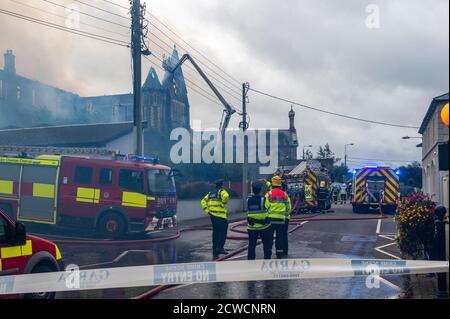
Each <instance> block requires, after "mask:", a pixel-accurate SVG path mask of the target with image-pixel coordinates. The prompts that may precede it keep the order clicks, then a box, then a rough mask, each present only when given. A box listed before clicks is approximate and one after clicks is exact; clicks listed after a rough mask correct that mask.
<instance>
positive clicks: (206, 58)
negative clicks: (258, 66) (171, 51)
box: [147, 10, 242, 85]
mask: <svg viewBox="0 0 450 319" xmlns="http://www.w3.org/2000/svg"><path fill="white" fill-rule="evenodd" d="M147 11H148V10H147ZM148 12H149V14H150V15H151V16H152V17H153V18H154V19H155V20H156V21H158V22H159V23H160V24H161V25H163V26H164V27H165V28H166V29H167V30H169V31H170V33H172V34H173V35H175V36H176V37H177V38H178V39H180V40H181V41H182V42H184V43H185V44H186V45H187V46H188V47H189V48H191V49H192V50H194V51H195V52H197V53H198V54H200V55H201V56H202V57H203V58H204V59H205V60H207V61H208V62H209V63H211V64H212V65H214V66H215V67H216V68H217V69H219V70H220V71H222V72H223V73H224V74H226V75H227V76H228V77H229V78H230V79H231V80H233V81H235V82H236V83H238V84H239V85H241V84H242V81H239V80H237V79H235V78H234V77H233V76H231V75H230V74H228V73H227V72H226V71H224V70H223V69H222V68H221V67H219V66H218V65H217V64H215V63H214V62H213V61H211V60H210V59H209V58H208V57H207V56H205V55H204V54H203V53H202V52H200V51H199V50H197V49H196V48H194V47H193V46H191V45H190V44H189V43H188V42H187V41H186V40H184V39H183V38H182V37H181V36H179V35H178V34H177V33H176V32H175V31H173V30H171V29H170V28H169V27H168V26H167V25H166V24H165V23H164V22H162V21H161V20H160V19H158V18H157V17H156V16H155V15H154V14H152V13H151V12H150V11H148Z"/></svg>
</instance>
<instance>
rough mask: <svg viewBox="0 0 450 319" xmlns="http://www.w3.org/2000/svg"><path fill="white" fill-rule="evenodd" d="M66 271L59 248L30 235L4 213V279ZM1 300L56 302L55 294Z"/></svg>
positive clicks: (0, 260) (0, 220)
mask: <svg viewBox="0 0 450 319" xmlns="http://www.w3.org/2000/svg"><path fill="white" fill-rule="evenodd" d="M63 269H64V265H63V261H62V256H61V252H60V251H59V249H58V246H57V245H56V244H54V243H52V242H50V241H48V240H45V239H42V238H39V237H36V236H32V235H27V233H26V230H25V226H24V225H23V224H21V223H16V222H14V221H13V220H12V219H11V218H10V217H9V216H8V215H6V213H4V212H3V211H1V210H0V276H11V275H21V274H33V273H46V272H57V271H62V270H63ZM2 288H3V289H5V288H6V287H2V286H1V284H0V298H20V297H22V298H27V299H52V298H54V296H55V293H52V292H46V293H33V294H26V295H21V296H18V295H3V296H2V295H1V293H2Z"/></svg>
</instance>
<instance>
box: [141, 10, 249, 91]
mask: <svg viewBox="0 0 450 319" xmlns="http://www.w3.org/2000/svg"><path fill="white" fill-rule="evenodd" d="M149 14H150V15H151V16H153V17H154V15H152V14H151V13H149ZM157 21H159V20H157ZM149 24H150V25H151V26H152V27H153V28H155V29H156V30H158V31H159V32H160V33H161V34H162V35H163V36H165V37H166V38H167V39H169V40H170V41H173V42H174V43H176V44H177V45H178V46H179V47H180V48H181V49H182V50H184V51H185V52H189V50H187V49H186V48H185V47H183V46H182V45H180V44H179V42H178V41H176V40H175V39H173V38H172V37H170V36H169V35H168V34H167V33H166V32H164V31H163V30H161V29H160V28H159V27H158V26H156V25H155V24H154V23H152V22H149ZM169 30H170V29H169ZM170 31H171V30H170ZM189 47H192V46H190V45H189ZM193 50H194V51H196V50H195V49H193ZM194 57H195V56H194ZM207 61H208V60H207ZM198 62H199V63H200V64H201V65H203V66H204V67H205V68H207V69H208V70H209V71H211V72H212V73H214V74H215V75H217V76H218V77H220V78H221V79H222V80H224V81H225V82H227V83H229V84H230V85H231V86H233V88H231V87H230V86H228V85H225V84H224V85H225V86H226V87H227V88H229V89H230V90H233V91H234V92H235V93H236V94H238V95H240V94H241V93H240V91H238V90H236V89H237V86H235V84H231V82H230V80H228V79H226V78H224V77H223V76H222V75H221V74H219V73H218V72H216V71H215V70H214V69H212V68H211V67H210V66H208V65H207V64H206V63H204V62H203V61H202V60H200V59H199V60H198ZM210 63H211V62H210ZM211 64H213V63H211ZM213 65H215V64H213ZM220 70H221V69H220ZM222 72H224V71H222ZM210 77H211V78H214V79H215V80H216V81H220V80H218V79H217V78H215V77H214V76H210ZM235 90H236V91H235Z"/></svg>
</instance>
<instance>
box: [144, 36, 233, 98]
mask: <svg viewBox="0 0 450 319" xmlns="http://www.w3.org/2000/svg"><path fill="white" fill-rule="evenodd" d="M156 38H157V37H156ZM157 39H158V40H160V41H161V42H162V43H164V44H165V45H166V46H167V47H169V48H170V45H169V44H167V43H166V42H164V41H163V40H161V39H159V38H157ZM149 41H150V42H151V43H152V44H154V45H156V46H157V47H158V48H160V49H161V50H162V51H163V53H165V54H168V55H169V56H170V52H168V51H166V50H165V49H164V48H163V47H162V46H161V45H159V44H158V43H156V42H155V41H154V40H151V39H149ZM187 67H188V68H189V69H191V70H193V71H195V72H197V71H196V70H195V69H194V68H193V67H192V66H190V65H187ZM219 83H222V82H219ZM215 84H216V85H217V83H215ZM222 85H223V83H222ZM217 86H220V85H217ZM221 89H222V90H223V91H224V92H226V93H227V94H229V95H230V96H231V97H233V98H234V99H235V100H237V101H238V102H241V99H240V98H238V97H236V95H234V94H233V93H232V92H230V91H228V90H227V89H225V88H223V87H221Z"/></svg>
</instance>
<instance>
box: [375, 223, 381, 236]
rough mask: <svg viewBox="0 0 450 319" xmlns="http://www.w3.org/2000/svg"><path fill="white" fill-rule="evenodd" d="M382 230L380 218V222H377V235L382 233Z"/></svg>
mask: <svg viewBox="0 0 450 319" xmlns="http://www.w3.org/2000/svg"><path fill="white" fill-rule="evenodd" d="M380 232H381V219H379V220H378V223H377V232H376V233H377V235H379V234H380Z"/></svg>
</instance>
